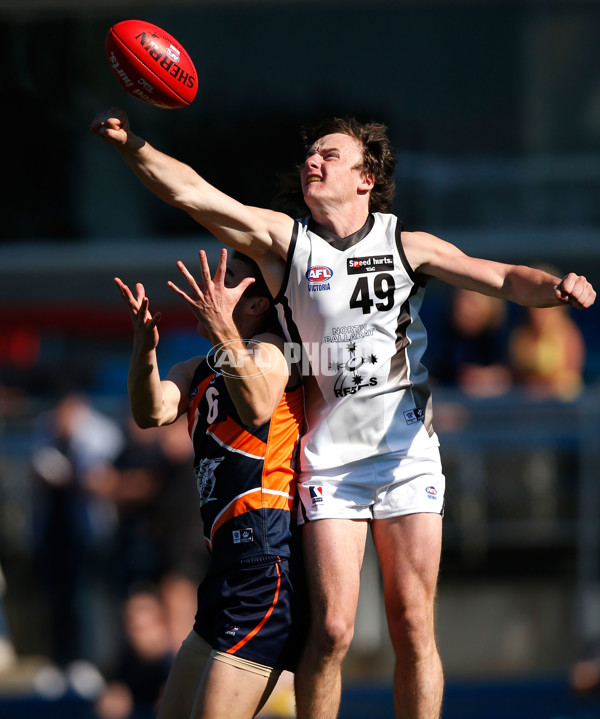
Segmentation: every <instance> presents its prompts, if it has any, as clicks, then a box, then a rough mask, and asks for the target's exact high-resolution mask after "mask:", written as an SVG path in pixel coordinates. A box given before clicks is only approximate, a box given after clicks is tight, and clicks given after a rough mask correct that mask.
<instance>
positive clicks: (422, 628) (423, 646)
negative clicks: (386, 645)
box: [388, 605, 435, 657]
mask: <svg viewBox="0 0 600 719" xmlns="http://www.w3.org/2000/svg"><path fill="white" fill-rule="evenodd" d="M388 623H389V630H390V637H391V639H392V643H393V645H394V647H395V649H396V651H398V650H402V652H404V653H406V652H408V653H409V654H411V655H412V656H415V657H418V656H420V655H422V654H425V653H427V652H429V651H430V649H431V647H435V635H434V622H433V614H432V612H431V611H430V610H429V609H428V608H427V607H424V606H422V605H421V606H420V605H415V606H412V607H402V608H399V609H398V610H397V611H395V612H392V613H391V614H389V616H388Z"/></svg>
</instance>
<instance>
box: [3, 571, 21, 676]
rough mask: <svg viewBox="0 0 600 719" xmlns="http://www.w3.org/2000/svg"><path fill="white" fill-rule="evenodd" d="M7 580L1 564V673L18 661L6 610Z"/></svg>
mask: <svg viewBox="0 0 600 719" xmlns="http://www.w3.org/2000/svg"><path fill="white" fill-rule="evenodd" d="M5 589H6V582H5V580H4V574H3V573H2V566H1V565H0V674H2V672H5V671H7V670H9V669H11V668H12V667H13V666H14V664H15V662H16V658H17V657H16V654H15V648H14V646H13V643H12V638H11V635H10V631H9V628H8V622H7V618H6V613H5V611H4V592H5Z"/></svg>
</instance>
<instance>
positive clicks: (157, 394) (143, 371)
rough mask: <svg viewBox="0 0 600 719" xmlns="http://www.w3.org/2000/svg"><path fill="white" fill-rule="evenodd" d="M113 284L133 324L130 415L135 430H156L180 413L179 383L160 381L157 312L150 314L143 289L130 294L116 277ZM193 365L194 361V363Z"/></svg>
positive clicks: (129, 379) (181, 393)
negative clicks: (155, 428)
mask: <svg viewBox="0 0 600 719" xmlns="http://www.w3.org/2000/svg"><path fill="white" fill-rule="evenodd" d="M115 283H116V285H117V287H118V288H119V290H120V292H121V296H122V297H123V300H124V301H125V304H126V305H127V306H128V307H129V313H130V315H131V319H132V322H133V349H132V353H131V358H130V361H129V373H128V375H127V391H128V394H129V403H130V406H131V414H132V416H133V419H134V420H135V422H136V424H137V425H138V426H139V427H142V428H147V427H159V426H161V425H163V424H170V423H171V422H174V421H175V420H176V419H177V417H179V415H180V414H181V413H182V411H183V410H184V406H183V404H184V402H183V400H184V399H187V397H186V396H185V395H184V394H183V390H182V388H183V387H184V386H185V384H184V381H183V378H182V380H181V384H178V383H175V382H173V381H172V380H165V381H161V378H160V373H159V369H158V362H157V358H156V347H157V346H158V340H159V335H158V329H157V325H158V322H159V321H160V313H156V314H155V315H152V314H151V313H150V310H149V302H148V298H147V297H146V295H145V291H144V286H143V285H142V284H140V283H138V284H136V294H135V295H134V294H133V293H132V292H131V290H130V289H129V287H128V286H127V285H126V284H125V283H124V282H123V281H122V280H120V279H119V278H118V277H115ZM195 364H197V362H196V363H195Z"/></svg>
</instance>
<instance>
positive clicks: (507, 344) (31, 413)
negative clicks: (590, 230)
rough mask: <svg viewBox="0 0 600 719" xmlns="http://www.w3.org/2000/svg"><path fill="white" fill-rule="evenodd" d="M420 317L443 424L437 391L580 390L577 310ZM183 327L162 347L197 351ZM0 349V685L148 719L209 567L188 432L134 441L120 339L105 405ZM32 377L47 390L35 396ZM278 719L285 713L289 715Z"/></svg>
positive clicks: (90, 383)
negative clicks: (19, 446)
mask: <svg viewBox="0 0 600 719" xmlns="http://www.w3.org/2000/svg"><path fill="white" fill-rule="evenodd" d="M428 311H429V312H430V313H435V314H436V321H435V325H436V328H435V334H434V335H433V336H432V337H431V347H430V349H429V350H428V355H427V357H426V359H427V361H428V365H429V367H430V372H431V381H432V385H433V387H434V402H435V399H436V394H435V392H436V391H437V392H439V393H440V394H441V397H442V399H441V401H440V406H439V408H438V407H437V405H435V408H436V409H439V421H440V423H441V424H442V425H444V423H447V424H448V423H449V424H450V425H452V423H453V422H454V421H455V417H456V415H455V414H453V413H452V412H451V411H450V412H449V411H448V407H449V406H450V405H446V404H445V401H444V399H443V398H444V397H445V396H446V394H445V391H446V390H448V391H450V392H458V393H459V395H461V396H464V397H465V398H470V399H471V400H473V399H475V400H479V401H482V402H485V401H486V400H488V399H492V398H498V397H502V396H510V395H511V394H518V395H523V394H525V395H526V396H528V397H529V398H530V400H531V401H532V402H536V401H541V402H544V401H552V402H561V403H566V404H567V403H571V402H574V401H577V399H578V398H579V397H580V396H581V394H582V392H583V391H584V388H585V386H586V381H585V379H584V377H585V370H586V340H585V338H584V334H583V332H582V330H581V329H580V327H579V326H578V323H577V312H576V311H575V310H572V309H571V308H566V307H565V308H562V307H561V308H552V309H542V310H537V309H527V310H523V309H520V308H514V307H509V306H508V305H507V304H506V303H505V302H503V301H502V300H497V299H494V298H489V297H485V296H482V295H479V294H477V293H472V292H468V291H464V290H453V291H451V292H450V294H449V295H448V301H447V302H441V301H440V300H439V298H437V299H436V298H435V297H434V300H433V302H432V306H431V307H430V309H429V310H428ZM190 325H191V326H190V331H189V333H188V334H187V335H186V334H184V335H183V336H182V335H181V334H178V335H177V336H176V338H175V339H173V341H174V342H176V343H177V344H180V343H181V342H187V343H188V344H189V345H190V346H192V347H193V346H194V344H196V345H199V347H200V348H201V347H203V345H202V344H201V343H202V342H203V341H202V340H200V338H198V337H196V336H195V330H194V328H193V323H192V322H190ZM166 336H167V341H166V343H165V344H166V345H167V350H166V351H167V356H166V357H165V358H163V360H164V361H166V362H168V361H169V355H168V344H169V340H168V337H169V335H168V333H167V335H166ZM113 349H114V348H113ZM0 350H1V352H0V357H1V364H0V372H1V374H0V378H1V379H0V381H1V382H2V384H1V385H0V406H1V408H2V417H3V424H4V430H5V433H4V447H3V449H4V459H3V458H2V454H1V453H0V512H1V513H2V516H3V518H5V519H7V520H8V523H5V524H4V528H3V530H2V535H3V537H2V538H3V543H2V545H1V546H2V549H1V550H0V562H1V563H2V564H3V565H4V566H5V575H6V579H8V584H6V582H3V584H2V587H1V588H2V593H3V596H4V598H5V601H4V602H3V603H2V604H0V635H1V637H2V639H0V685H1V684H2V681H1V680H2V676H4V678H5V681H9V682H10V677H11V676H13V677H15V676H17V675H18V673H19V666H21V671H22V658H23V656H36V657H38V663H35V664H34V671H33V673H32V672H31V671H30V675H31V676H30V680H31V681H34V682H36V684H37V688H38V689H39V690H41V691H46V692H48V693H50V694H52V693H53V692H54V693H56V692H58V693H60V691H66V690H67V688H69V687H70V688H71V689H74V690H76V691H80V692H81V693H83V694H84V695H86V696H88V697H90V698H92V699H93V701H94V702H95V707H96V712H97V715H98V717H99V718H100V719H125V717H129V716H144V712H146V713H147V715H148V716H151V715H152V714H151V712H152V710H153V707H155V705H156V702H157V700H158V697H159V695H160V690H161V686H162V684H163V683H164V681H165V679H166V676H167V672H168V669H169V666H170V661H171V659H172V657H173V656H174V653H175V652H176V650H177V648H178V646H179V645H180V643H181V641H182V639H183V638H184V637H185V636H186V635H187V633H188V632H189V630H190V627H191V625H192V621H193V616H194V613H195V604H196V588H197V585H198V582H199V581H200V580H201V578H202V576H203V573H204V570H205V567H206V564H207V558H208V555H207V551H206V549H205V547H204V540H203V532H202V525H201V520H200V514H199V504H198V499H197V496H196V487H195V479H194V476H193V470H192V459H193V457H192V446H191V442H190V440H189V435H188V431H187V424H186V422H185V421H184V420H180V421H178V422H176V423H175V424H173V425H171V426H169V427H165V428H156V429H146V430H140V429H139V428H138V427H137V426H136V425H135V424H134V423H133V421H132V420H131V419H130V418H129V413H128V407H127V399H126V372H127V364H128V355H127V351H128V344H127V343H126V342H125V341H124V342H123V347H122V355H121V358H120V372H116V373H114V372H113V373H112V374H111V378H112V379H111V382H112V383H113V384H112V386H111V387H110V392H108V394H107V392H106V391H107V387H106V382H107V380H106V377H105V376H104V375H101V376H100V375H99V376H95V375H94V371H93V366H92V367H91V368H88V372H87V373H86V375H85V380H84V379H82V377H81V376H77V375H76V376H75V377H73V376H70V375H69V369H68V367H65V366H62V365H61V366H59V367H53V366H51V363H50V364H49V365H48V366H42V365H40V364H39V363H38V362H29V361H23V356H24V355H20V354H19V353H18V352H17V353H15V352H14V348H13V351H11V347H10V346H7V345H6V343H5V344H4V346H2V347H0ZM41 356H43V353H42V355H41ZM65 361H66V358H65ZM40 376H43V377H45V378H49V377H56V378H60V380H61V381H60V382H58V381H57V383H56V384H53V383H52V382H50V383H47V384H46V385H45V391H44V392H43V393H41V394H40V393H39V387H40V384H41V383H40V381H39V377H40ZM29 378H31V385H32V386H33V387H35V388H36V390H38V394H36V395H35V397H34V396H33V395H32V394H31V390H30V387H28V379H29ZM589 386H593V382H592V383H591V384H590V383H589V382H588V387H589ZM107 397H110V398H111V401H110V402H108V403H107V401H106V400H107ZM34 400H37V401H34ZM100 400H103V401H100ZM434 416H435V415H434ZM24 434H26V436H27V439H26V446H24V447H23V451H21V452H19V451H18V450H17V454H18V455H19V456H20V462H21V464H20V466H21V469H20V471H18V472H17V473H16V474H17V475H19V472H21V473H22V476H11V472H14V470H15V464H14V463H13V464H11V459H10V457H11V451H10V449H9V448H8V447H7V446H6V443H7V442H10V441H11V437H12V438H13V439H16V438H18V437H23V436H24ZM13 449H14V448H13ZM13 459H14V458H13ZM17 482H19V483H21V484H22V486H21V487H20V489H19V492H18V499H19V502H20V505H19V507H18V509H16V508H15V506H14V501H15V489H14V485H15V483H17ZM23 483H24V484H23ZM23 502H25V504H23ZM15 511H16V512H17V516H16V517H15V516H13V518H12V519H9V515H10V513H11V512H15ZM15 524H16V525H19V528H18V529H15V527H14V525H15ZM11 526H13V531H11ZM11 596H12V597H13V598H17V597H18V599H17V600H16V602H15V601H14V599H13V601H11ZM21 601H25V604H26V606H23V605H21ZM20 655H21V657H20ZM39 658H43V661H42V660H40V659H39ZM40 662H41V663H40ZM134 710H135V712H137V714H135V713H132V712H134ZM278 711H279V710H278ZM280 711H281V712H282V713H281V714H275V715H277V716H287V715H288V714H286V712H288V711H289V709H288V704H286V705H285V707H284V708H283V709H281V710H280ZM140 712H141V714H140Z"/></svg>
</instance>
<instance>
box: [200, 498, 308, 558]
mask: <svg viewBox="0 0 600 719" xmlns="http://www.w3.org/2000/svg"><path fill="white" fill-rule="evenodd" d="M293 504H294V498H293V496H291V495H290V494H287V493H286V492H278V491H275V490H268V489H261V488H260V487H257V488H256V489H251V490H250V491H248V492H245V493H244V494H240V495H238V496H237V497H235V498H234V499H232V500H231V502H229V504H228V505H227V506H226V507H224V508H223V509H222V510H221V512H220V514H218V515H217V517H216V518H215V521H214V522H213V525H212V527H211V530H210V540H209V541H208V547H209V549H212V543H213V539H214V537H215V534H216V533H217V530H218V529H219V528H220V527H222V526H223V525H224V524H225V523H226V522H228V521H229V520H230V519H233V518H234V517H239V516H240V514H246V512H252V511H253V510H256V509H263V508H267V509H283V510H284V511H286V512H291V511H292V507H293Z"/></svg>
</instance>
